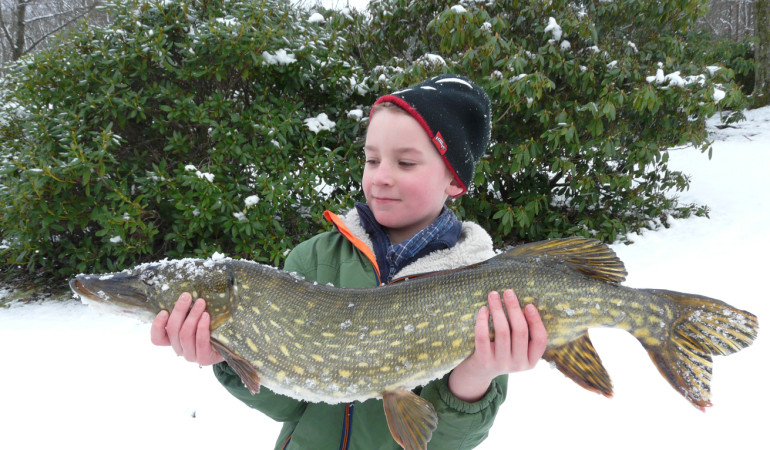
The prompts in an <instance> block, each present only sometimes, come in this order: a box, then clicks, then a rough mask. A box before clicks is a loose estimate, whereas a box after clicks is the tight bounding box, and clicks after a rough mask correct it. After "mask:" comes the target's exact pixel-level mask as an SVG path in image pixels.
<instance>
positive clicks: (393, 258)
mask: <svg viewBox="0 0 770 450" xmlns="http://www.w3.org/2000/svg"><path fill="white" fill-rule="evenodd" d="M456 222H458V220H457V217H456V216H455V215H454V213H453V212H452V211H451V210H450V209H449V208H447V207H446V206H444V209H442V210H441V214H439V216H438V217H437V218H436V220H434V221H433V223H432V224H430V225H428V226H427V227H425V228H423V229H422V230H420V231H418V232H417V234H415V235H414V236H412V237H410V238H409V239H407V240H405V241H404V242H401V243H400V244H390V246H389V247H388V251H387V252H386V253H385V259H386V260H387V261H388V266H390V273H391V274H395V273H396V272H398V270H400V269H402V268H403V267H404V266H405V265H406V264H404V263H405V262H406V261H411V260H412V259H414V257H415V256H417V254H418V253H419V252H420V250H422V249H424V248H425V247H426V246H427V245H428V244H430V243H431V242H433V241H434V240H436V239H437V238H438V237H439V236H441V235H442V234H444V233H445V232H447V231H448V230H449V229H450V228H452V226H453V225H454V224H455V223H456Z"/></svg>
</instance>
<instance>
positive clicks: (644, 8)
mask: <svg viewBox="0 0 770 450" xmlns="http://www.w3.org/2000/svg"><path fill="white" fill-rule="evenodd" d="M463 4H466V3H463ZM453 6H456V2H455V1H451V2H448V1H447V2H442V1H435V2H414V1H409V0H390V1H373V2H371V4H370V9H369V13H368V14H367V15H363V14H357V13H354V12H350V11H347V10H343V11H337V12H332V11H321V12H323V15H324V17H325V20H324V21H321V22H319V21H316V20H308V19H309V17H310V12H309V11H304V10H300V9H298V8H297V7H295V6H292V5H291V4H290V2H288V1H279V0H272V1H262V0H260V1H254V0H244V1H216V2H213V1H207V0H206V1H202V0H186V1H185V0H178V1H159V2H152V1H151V2H146V1H141V0H124V1H120V0H118V1H116V2H115V3H113V4H110V5H108V6H107V7H108V8H109V9H110V12H111V15H112V16H113V17H114V18H115V21H114V23H113V24H112V25H111V26H109V27H107V28H96V27H89V26H86V25H82V26H80V27H79V28H78V29H76V30H74V31H72V32H71V33H70V35H69V36H70V37H69V40H68V41H67V42H65V43H62V44H61V45H59V46H57V47H55V48H53V49H50V50H45V51H43V52H40V53H38V54H36V55H34V56H31V57H28V58H27V59H25V60H22V61H20V62H19V63H18V64H17V66H15V67H13V68H11V70H10V75H8V76H7V77H6V79H4V80H3V81H2V86H0V104H2V105H4V107H3V108H0V109H1V110H0V139H2V140H1V141H0V146H1V147H0V154H1V155H2V160H0V232H2V250H0V251H2V255H3V258H4V261H5V264H6V266H7V267H8V268H12V269H13V271H17V270H18V269H19V268H23V269H25V270H28V271H31V272H34V273H44V274H49V275H50V274H55V275H58V276H62V277H64V276H69V275H71V274H73V273H77V272H86V271H87V272H92V271H104V270H115V269H119V268H122V267H125V266H129V265H132V264H135V263H137V262H140V261H146V260H152V259H159V258H163V257H170V258H175V257H182V256H208V255H211V254H213V253H214V252H221V253H225V254H227V255H229V256H235V257H247V258H249V259H255V260H259V261H264V262H268V263H271V264H274V265H280V264H281V263H282V261H283V259H284V258H285V255H286V252H287V250H288V249H290V248H292V247H293V246H294V245H296V244H297V243H298V242H299V241H301V240H304V239H306V238H307V237H309V236H310V235H312V234H314V233H317V232H318V231H320V230H322V229H324V227H326V226H327V225H326V224H324V223H323V220H322V219H321V218H320V217H321V213H322V211H323V210H324V209H332V210H335V211H336V210H340V209H346V208H349V207H351V206H352V203H353V201H355V200H363V195H362V193H361V192H360V187H359V184H360V176H361V171H362V165H361V163H362V158H361V146H362V144H361V143H362V137H363V124H365V122H366V119H365V118H366V117H367V115H368V112H369V109H368V106H369V105H371V103H372V102H373V101H374V99H375V98H376V97H377V96H378V95H380V94H383V93H385V92H389V91H392V90H393V89H397V88H401V87H403V86H405V85H406V84H409V83H412V82H415V81H418V80H420V79H423V78H425V77H427V76H430V75H435V74H438V73H444V72H456V73H463V74H467V75H468V76H470V77H472V78H473V79H475V80H476V81H477V82H479V84H481V85H482V86H483V87H485V88H486V90H487V92H488V93H489V94H490V97H491V98H492V101H493V113H494V117H493V122H494V126H493V137H492V139H493V140H492V146H491V149H490V151H489V152H488V154H487V155H486V157H485V158H484V159H483V160H482V162H481V163H480V164H479V167H478V171H477V173H476V179H475V184H476V186H475V188H473V189H472V190H471V192H470V195H468V196H464V197H463V198H462V199H461V200H459V201H457V202H456V203H455V204H454V207H455V208H456V210H457V211H458V213H459V214H460V215H461V216H463V217H465V218H470V219H473V220H476V221H478V222H480V223H481V224H482V225H483V226H485V227H486V228H487V229H488V230H490V231H491V232H492V234H493V237H494V238H495V240H496V241H497V242H498V244H503V243H510V242H513V241H517V240H536V239H542V238H548V237H555V236H563V235H574V234H583V235H592V236H595V237H598V238H600V239H603V240H608V241H611V240H615V239H617V238H618V237H619V236H623V235H624V234H626V233H629V232H631V231H637V230H639V229H641V228H651V227H655V226H658V225H659V224H661V223H662V224H665V222H666V220H667V217H669V216H670V215H673V216H675V217H680V216H686V215H688V214H691V213H693V212H698V213H703V212H704V211H705V209H703V208H700V207H698V206H697V205H680V204H678V203H677V201H676V198H675V197H673V196H672V195H675V192H676V191H681V190H683V189H686V187H687V183H688V180H687V176H686V175H684V174H682V173H679V172H676V171H672V170H670V169H669V168H668V166H667V153H666V152H665V150H666V149H667V148H670V147H672V146H678V145H684V144H686V143H694V144H695V145H698V146H701V147H702V148H703V149H704V150H705V149H707V148H708V146H707V142H706V137H707V136H706V131H705V129H704V118H705V117H708V116H710V115H711V114H713V113H714V112H715V111H717V109H718V108H725V109H733V110H740V109H741V108H742V105H743V102H744V98H743V96H742V95H741V93H740V90H739V88H738V87H737V86H736V85H735V84H734V83H733V82H732V80H730V75H731V74H732V72H731V71H729V70H724V71H717V72H715V73H714V75H713V76H711V75H709V74H708V73H707V71H706V70H705V69H704V67H703V66H702V65H699V64H698V63H694V62H692V61H691V60H690V59H687V58H686V50H687V41H686V39H684V38H683V36H685V31H686V30H687V29H688V27H689V26H690V25H691V24H692V23H693V21H694V19H695V17H696V15H697V13H698V9H699V8H700V6H701V2H698V1H673V0H668V1H661V2H654V4H651V3H650V2H646V1H642V0H626V1H620V2H592V3H589V4H588V5H585V6H579V5H577V4H575V3H573V2H564V1H552V2H541V1H539V0H530V1H487V2H468V6H465V7H464V8H461V7H454V8H453ZM315 17H317V16H315ZM550 17H552V18H553V20H551V19H549V18H550ZM549 24H550V26H549ZM554 25H558V27H556V26H554ZM559 32H560V33H561V35H559ZM566 42H569V45H567V44H566ZM439 55H440V56H439ZM658 70H660V71H662V72H663V74H664V75H675V76H671V77H669V79H664V80H663V81H662V82H660V83H658V82H656V81H655V76H656V74H657V72H658ZM648 77H651V78H650V80H649V81H648ZM688 77H689V78H688ZM680 79H681V80H682V83H681V85H677V82H678V81H679V80H680ZM715 93H724V94H725V95H724V98H722V99H721V101H719V102H718V103H717V102H715V99H714V95H715ZM322 114H325V115H326V116H325V120H324V116H322ZM332 123H333V128H332V126H331V124H332ZM324 124H326V126H324ZM315 125H320V128H316V127H315ZM311 128H312V129H311Z"/></svg>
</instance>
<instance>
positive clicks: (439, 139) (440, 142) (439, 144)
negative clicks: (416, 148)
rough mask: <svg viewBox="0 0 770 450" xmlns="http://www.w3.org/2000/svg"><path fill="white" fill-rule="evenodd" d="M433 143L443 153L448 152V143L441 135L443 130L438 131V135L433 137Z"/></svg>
mask: <svg viewBox="0 0 770 450" xmlns="http://www.w3.org/2000/svg"><path fill="white" fill-rule="evenodd" d="M433 144H434V145H435V146H436V148H437V149H438V151H439V153H441V155H444V153H446V143H444V138H443V137H441V132H438V133H436V136H435V137H434V138H433Z"/></svg>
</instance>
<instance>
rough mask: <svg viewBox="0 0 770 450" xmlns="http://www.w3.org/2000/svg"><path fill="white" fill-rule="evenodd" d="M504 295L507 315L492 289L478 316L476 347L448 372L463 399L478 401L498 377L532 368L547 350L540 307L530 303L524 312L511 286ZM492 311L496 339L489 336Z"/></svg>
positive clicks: (456, 390) (453, 386)
mask: <svg viewBox="0 0 770 450" xmlns="http://www.w3.org/2000/svg"><path fill="white" fill-rule="evenodd" d="M503 298H504V301H505V308H506V310H507V311H508V317H506V315H505V311H504V310H503V305H502V302H501V301H500V294H499V293H498V292H490V293H489V296H488V297H487V299H488V301H489V308H487V307H486V306H484V307H482V308H481V309H480V310H479V313H478V315H477V316H476V349H475V350H474V352H473V354H471V356H469V357H468V358H466V359H465V360H464V361H463V362H461V363H460V365H458V366H457V367H456V368H455V369H454V371H452V373H451V375H449V390H450V391H451V392H452V393H453V394H454V395H455V396H456V397H457V398H459V399H460V400H464V401H467V402H474V401H478V400H479V399H481V397H483V396H484V394H485V393H486V392H487V389H489V385H490V384H491V383H492V380H493V379H494V378H495V377H496V376H498V375H502V374H506V373H512V372H518V371H522V370H529V369H531V368H533V367H535V364H537V361H538V360H539V359H540V358H541V357H542V356H543V353H544V352H545V347H546V343H547V334H546V331H545V326H544V325H543V321H542V320H541V319H540V314H539V313H538V312H537V308H535V306H534V305H527V307H526V308H524V311H522V310H521V307H520V306H519V299H518V298H517V297H516V294H515V293H514V292H513V291H512V290H510V289H508V290H506V291H505V292H504V293H503ZM490 311H491V316H492V324H493V325H494V330H495V338H494V339H495V340H494V341H492V340H491V339H490V337H489V316H490Z"/></svg>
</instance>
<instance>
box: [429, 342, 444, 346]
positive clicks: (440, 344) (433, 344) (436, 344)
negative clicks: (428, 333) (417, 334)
mask: <svg viewBox="0 0 770 450" xmlns="http://www.w3.org/2000/svg"><path fill="white" fill-rule="evenodd" d="M442 345H444V343H443V342H441V341H435V342H434V343H432V344H430V346H431V347H441V346H442Z"/></svg>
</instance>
